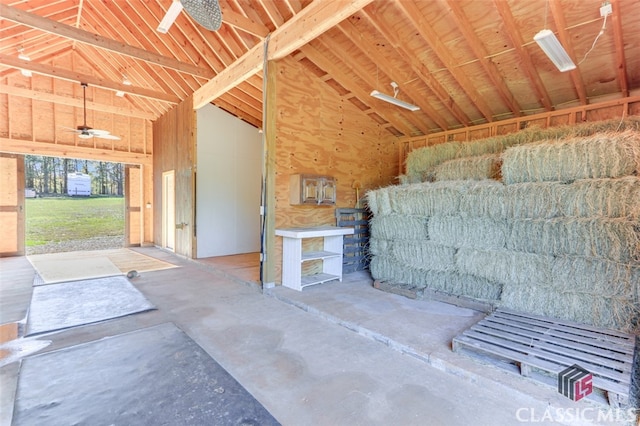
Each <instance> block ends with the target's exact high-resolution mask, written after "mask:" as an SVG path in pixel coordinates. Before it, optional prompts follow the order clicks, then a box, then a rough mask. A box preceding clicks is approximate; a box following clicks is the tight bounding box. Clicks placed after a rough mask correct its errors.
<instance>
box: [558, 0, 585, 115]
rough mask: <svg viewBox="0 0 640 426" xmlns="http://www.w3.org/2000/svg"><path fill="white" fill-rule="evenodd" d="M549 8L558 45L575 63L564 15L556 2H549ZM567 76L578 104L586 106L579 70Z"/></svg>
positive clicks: (570, 72)
mask: <svg viewBox="0 0 640 426" xmlns="http://www.w3.org/2000/svg"><path fill="white" fill-rule="evenodd" d="M549 6H550V9H551V14H552V15H553V20H554V21H556V26H557V27H558V38H559V39H560V43H562V46H563V47H564V49H565V50H566V51H567V54H568V55H569V57H570V58H571V60H573V62H574V63H576V54H575V51H574V49H573V43H572V42H571V37H569V32H568V31H567V30H566V28H567V21H566V20H565V18H564V13H563V12H562V6H561V5H560V2H559V1H558V0H549ZM569 75H570V76H571V81H573V86H574V87H575V89H576V93H577V94H578V98H579V99H580V103H581V104H582V105H586V104H587V103H588V100H587V90H586V89H585V87H584V82H583V81H582V74H580V70H578V68H576V69H575V70H573V71H569Z"/></svg>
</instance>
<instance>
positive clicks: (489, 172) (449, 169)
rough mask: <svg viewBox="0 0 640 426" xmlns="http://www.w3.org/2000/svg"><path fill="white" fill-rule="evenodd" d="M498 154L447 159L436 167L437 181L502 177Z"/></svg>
mask: <svg viewBox="0 0 640 426" xmlns="http://www.w3.org/2000/svg"><path fill="white" fill-rule="evenodd" d="M500 164H501V159H500V156H498V155H482V156H478V157H464V158H459V159H455V160H449V161H445V162H444V163H442V164H440V165H438V166H436V167H435V168H434V173H435V179H436V181H443V180H444V181H450V180H484V179H495V180H499V179H500Z"/></svg>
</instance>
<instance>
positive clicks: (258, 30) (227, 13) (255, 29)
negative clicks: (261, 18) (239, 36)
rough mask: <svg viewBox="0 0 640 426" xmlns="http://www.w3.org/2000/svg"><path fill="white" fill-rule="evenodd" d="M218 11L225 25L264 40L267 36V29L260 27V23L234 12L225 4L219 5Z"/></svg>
mask: <svg viewBox="0 0 640 426" xmlns="http://www.w3.org/2000/svg"><path fill="white" fill-rule="evenodd" d="M220 11H221V12H222V22H224V23H225V24H229V25H231V26H232V27H235V28H237V29H239V30H242V31H244V32H246V33H249V34H251V35H254V36H257V37H260V38H265V37H266V36H267V34H269V28H267V27H265V26H264V25H262V23H261V22H256V21H254V20H253V19H250V18H246V17H244V16H242V15H241V14H239V13H236V12H234V11H233V10H231V8H230V7H229V6H228V5H227V4H225V3H220Z"/></svg>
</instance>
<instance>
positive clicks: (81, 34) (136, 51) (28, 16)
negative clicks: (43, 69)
mask: <svg viewBox="0 0 640 426" xmlns="http://www.w3.org/2000/svg"><path fill="white" fill-rule="evenodd" d="M0 17H2V18H4V19H7V20H9V21H12V22H17V23H19V24H22V25H26V26H28V27H31V28H36V29H38V30H40V31H44V32H47V33H49V34H53V35H57V36H60V37H64V38H67V39H69V40H73V41H78V42H80V43H85V44H89V45H91V46H94V47H98V48H101V49H106V50H109V51H112V52H115V53H119V54H121V55H125V56H129V57H131V58H135V59H140V60H142V61H145V62H149V63H152V64H155V65H160V66H163V67H166V68H171V69H174V70H176V71H179V72H184V73H187V74H191V75H195V76H198V77H204V78H211V77H213V75H214V72H213V71H212V70H210V69H208V68H204V67H202V66H195V65H192V64H188V63H184V62H180V61H177V60H175V59H173V58H168V57H166V56H162V55H158V54H156V53H153V52H149V51H147V50H144V49H140V48H138V47H135V46H130V45H127V44H124V43H121V42H119V41H116V40H111V39H108V38H106V37H103V36H101V35H98V34H93V33H90V32H88V31H84V30H80V29H78V28H74V27H72V26H71V25H65V24H61V23H60V22H56V21H52V20H51V19H47V18H43V17H42V16H38V15H35V14H33V13H29V12H26V11H24V10H20V9H17V8H15V7H11V6H7V5H4V4H2V5H0Z"/></svg>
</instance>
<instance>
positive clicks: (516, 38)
mask: <svg viewBox="0 0 640 426" xmlns="http://www.w3.org/2000/svg"><path fill="white" fill-rule="evenodd" d="M493 5H494V6H495V7H496V9H498V13H499V14H500V17H501V18H502V22H503V23H504V25H505V27H506V28H507V31H506V33H507V37H509V38H510V39H511V44H512V45H513V47H514V48H515V50H516V52H517V53H518V56H519V58H520V61H522V64H523V66H522V67H520V69H521V70H524V73H525V74H526V75H527V78H528V79H529V82H531V85H532V86H533V91H534V92H535V94H536V97H537V98H538V101H539V102H540V103H541V104H542V105H543V106H544V108H545V109H546V110H547V111H551V110H552V109H553V104H552V103H551V97H550V96H549V93H547V89H546V88H545V87H544V83H543V82H542V79H541V78H540V74H538V72H537V71H536V66H535V65H534V64H533V61H532V60H531V55H529V51H528V50H527V49H526V48H525V45H526V44H525V42H524V39H523V38H522V34H520V27H519V26H518V24H516V20H515V19H514V17H513V14H512V13H511V9H510V6H509V4H508V3H507V2H506V1H504V0H493Z"/></svg>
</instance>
